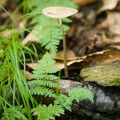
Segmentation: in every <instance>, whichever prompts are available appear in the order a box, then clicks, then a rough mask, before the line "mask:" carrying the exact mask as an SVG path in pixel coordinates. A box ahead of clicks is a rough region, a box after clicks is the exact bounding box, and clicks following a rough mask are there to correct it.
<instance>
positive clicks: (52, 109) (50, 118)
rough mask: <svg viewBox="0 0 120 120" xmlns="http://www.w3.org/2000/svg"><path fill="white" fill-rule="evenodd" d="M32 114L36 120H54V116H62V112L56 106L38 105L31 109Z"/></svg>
mask: <svg viewBox="0 0 120 120" xmlns="http://www.w3.org/2000/svg"><path fill="white" fill-rule="evenodd" d="M32 113H33V115H34V116H37V120H55V116H60V115H61V114H64V110H63V109H62V108H61V107H60V106H58V105H52V104H50V105H49V106H46V105H43V106H42V105H39V106H38V107H36V108H33V109H32Z"/></svg>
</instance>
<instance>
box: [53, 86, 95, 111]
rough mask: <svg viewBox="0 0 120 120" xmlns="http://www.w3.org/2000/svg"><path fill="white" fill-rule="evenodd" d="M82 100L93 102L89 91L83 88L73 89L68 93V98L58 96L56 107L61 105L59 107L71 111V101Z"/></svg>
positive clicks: (61, 95)
mask: <svg viewBox="0 0 120 120" xmlns="http://www.w3.org/2000/svg"><path fill="white" fill-rule="evenodd" d="M83 100H89V101H91V102H93V95H92V92H91V91H90V90H88V89H87V88H83V87H77V88H73V89H72V90H70V91H69V93H68V96H66V95H63V94H60V95H59V96H58V97H57V98H56V100H55V104H56V105H61V107H63V108H65V109H67V110H69V111H71V106H72V103H73V101H76V102H78V103H79V102H81V101H83Z"/></svg>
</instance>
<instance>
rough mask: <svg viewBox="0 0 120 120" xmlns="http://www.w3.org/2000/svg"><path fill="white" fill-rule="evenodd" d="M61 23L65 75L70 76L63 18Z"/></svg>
mask: <svg viewBox="0 0 120 120" xmlns="http://www.w3.org/2000/svg"><path fill="white" fill-rule="evenodd" d="M59 23H60V26H61V30H62V35H63V54H64V67H65V68H64V73H65V77H66V78H67V77H68V68H67V45H66V38H65V31H64V26H63V24H62V20H61V19H59Z"/></svg>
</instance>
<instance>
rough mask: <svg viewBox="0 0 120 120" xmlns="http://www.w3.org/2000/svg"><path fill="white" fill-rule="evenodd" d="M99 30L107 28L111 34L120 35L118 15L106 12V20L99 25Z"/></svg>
mask: <svg viewBox="0 0 120 120" xmlns="http://www.w3.org/2000/svg"><path fill="white" fill-rule="evenodd" d="M100 27H101V28H107V29H109V30H110V31H111V32H112V33H114V34H118V35H120V13H119V12H107V19H106V20H105V21H103V22H102V23H101V24H100Z"/></svg>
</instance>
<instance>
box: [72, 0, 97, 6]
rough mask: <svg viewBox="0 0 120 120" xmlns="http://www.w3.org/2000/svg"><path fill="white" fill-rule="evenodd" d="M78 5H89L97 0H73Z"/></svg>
mask: <svg viewBox="0 0 120 120" xmlns="http://www.w3.org/2000/svg"><path fill="white" fill-rule="evenodd" d="M73 1H74V2H75V3H76V4H77V5H79V6H86V5H89V4H91V3H93V2H95V1H97V0H73Z"/></svg>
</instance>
